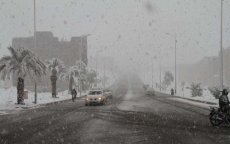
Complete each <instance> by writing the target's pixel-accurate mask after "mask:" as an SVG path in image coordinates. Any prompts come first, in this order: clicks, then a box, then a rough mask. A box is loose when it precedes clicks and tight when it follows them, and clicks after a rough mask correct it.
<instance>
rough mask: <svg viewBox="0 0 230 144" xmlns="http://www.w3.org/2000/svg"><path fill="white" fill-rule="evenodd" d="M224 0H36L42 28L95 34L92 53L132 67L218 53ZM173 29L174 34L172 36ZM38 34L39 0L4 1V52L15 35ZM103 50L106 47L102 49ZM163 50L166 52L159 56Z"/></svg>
mask: <svg viewBox="0 0 230 144" xmlns="http://www.w3.org/2000/svg"><path fill="white" fill-rule="evenodd" d="M220 2H221V0H36V3H37V30H38V31H52V32H53V34H54V35H55V36H57V37H59V38H60V39H61V38H65V39H67V40H69V39H70V37H72V36H79V35H82V34H91V36H90V37H89V39H88V42H89V56H95V55H96V51H98V52H97V53H98V55H99V54H100V55H103V54H104V55H109V56H111V57H113V58H114V60H115V61H116V62H117V63H118V64H121V65H123V66H124V67H127V66H128V65H132V66H133V67H136V66H138V67H141V68H143V69H148V67H149V65H150V64H151V59H152V58H153V57H154V56H158V57H155V59H154V63H155V65H157V64H158V62H159V61H158V62H157V60H159V58H160V57H161V61H162V65H163V66H165V67H169V66H173V64H174V63H173V62H174V61H173V57H174V35H177V39H178V48H177V56H178V57H177V59H178V63H194V62H197V61H198V60H200V59H202V58H203V57H204V56H215V55H217V54H218V51H219V49H220V43H219V40H220ZM229 14H230V0H224V16H223V17H224V24H223V32H224V33H223V46H224V47H225V48H226V47H230V15H229ZM166 33H169V34H170V35H171V36H169V35H166ZM31 35H33V0H0V43H1V49H0V51H1V54H0V56H2V55H3V54H6V53H7V49H6V48H7V47H8V46H10V45H11V42H12V38H13V37H26V36H31ZM102 50H103V51H102ZM159 54H160V56H159Z"/></svg>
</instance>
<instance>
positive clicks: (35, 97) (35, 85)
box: [34, 82, 37, 104]
mask: <svg viewBox="0 0 230 144" xmlns="http://www.w3.org/2000/svg"><path fill="white" fill-rule="evenodd" d="M34 92H35V93H34V94H35V95H34V103H35V104H37V82H34Z"/></svg>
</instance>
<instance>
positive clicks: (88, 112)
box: [0, 82, 230, 144]
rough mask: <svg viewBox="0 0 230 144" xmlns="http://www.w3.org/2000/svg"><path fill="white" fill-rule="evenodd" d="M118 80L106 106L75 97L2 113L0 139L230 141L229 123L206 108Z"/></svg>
mask: <svg viewBox="0 0 230 144" xmlns="http://www.w3.org/2000/svg"><path fill="white" fill-rule="evenodd" d="M117 85H118V86H117V88H116V89H115V90H114V97H113V99H112V100H110V101H109V102H108V103H107V104H106V105H105V106H88V107H85V106H84V99H82V98H79V99H78V100H77V101H76V102H71V101H67V102H64V103H60V104H56V105H49V106H45V107H40V108H37V109H33V110H31V109H30V110H27V111H23V112H19V113H17V114H11V115H3V116H1V117H0V143H10V144H11V143H19V144H20V143H22V144H24V143H47V144H52V143H54V144H58V143H62V144H64V143H69V144H75V143H77V144H78V143H84V144H91V143H100V144H108V143H111V144H118V143H127V144H129V143H141V144H159V143H162V144H168V143H181V144H184V143H186V144H194V143H202V144H217V143H220V144H229V143H230V139H229V135H230V132H229V129H227V128H219V129H216V128H213V127H212V126H211V125H210V124H209V120H208V110H207V109H204V108H202V107H197V106H196V105H192V104H188V103H185V102H182V101H177V100H173V99H172V98H171V97H169V96H165V95H163V94H160V93H157V94H156V96H146V95H145V93H144V92H143V90H142V88H141V87H140V85H137V84H135V85H134V84H133V83H132V82H129V83H126V82H123V83H118V84H117ZM128 85H129V86H128ZM130 85H131V86H130ZM220 139H221V141H220Z"/></svg>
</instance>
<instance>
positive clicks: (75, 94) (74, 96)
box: [71, 89, 77, 102]
mask: <svg viewBox="0 0 230 144" xmlns="http://www.w3.org/2000/svg"><path fill="white" fill-rule="evenodd" d="M71 94H72V100H73V102H74V100H75V99H76V98H77V91H76V89H72V91H71Z"/></svg>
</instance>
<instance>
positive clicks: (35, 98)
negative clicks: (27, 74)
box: [34, 0, 37, 104]
mask: <svg viewBox="0 0 230 144" xmlns="http://www.w3.org/2000/svg"><path fill="white" fill-rule="evenodd" d="M36 47H37V38H36V0H34V49H36ZM34 90H35V92H34V103H35V104H37V82H36V79H35V80H34Z"/></svg>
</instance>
